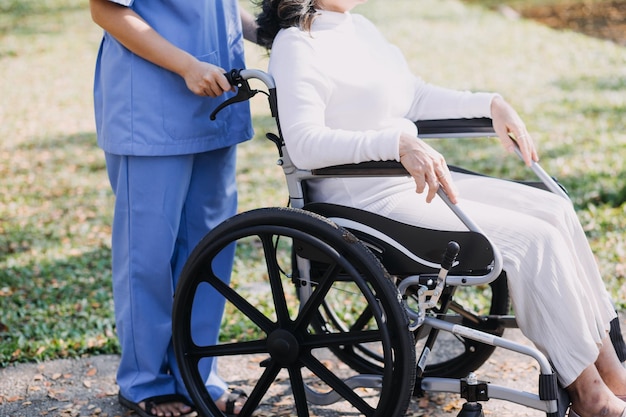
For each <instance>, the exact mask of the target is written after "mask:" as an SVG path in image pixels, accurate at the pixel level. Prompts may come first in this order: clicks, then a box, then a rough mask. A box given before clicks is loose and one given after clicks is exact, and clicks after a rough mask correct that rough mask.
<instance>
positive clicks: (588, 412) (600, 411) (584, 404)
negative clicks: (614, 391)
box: [569, 395, 626, 417]
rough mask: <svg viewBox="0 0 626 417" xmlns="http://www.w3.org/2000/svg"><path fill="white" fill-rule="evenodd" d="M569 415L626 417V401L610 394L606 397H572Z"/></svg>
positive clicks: (571, 416) (575, 416)
mask: <svg viewBox="0 0 626 417" xmlns="http://www.w3.org/2000/svg"><path fill="white" fill-rule="evenodd" d="M569 415H570V417H626V402H624V401H623V400H622V399H620V398H618V397H616V396H614V395H611V396H609V397H608V398H606V397H603V398H589V397H586V398H584V399H580V398H579V399H572V405H571V407H570V413H569Z"/></svg>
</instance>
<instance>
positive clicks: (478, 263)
mask: <svg viewBox="0 0 626 417" xmlns="http://www.w3.org/2000/svg"><path fill="white" fill-rule="evenodd" d="M304 209H305V210H308V211H311V212H314V213H317V214H319V215H322V216H324V217H326V218H328V219H330V220H332V221H334V222H335V223H337V224H338V225H339V226H342V227H344V228H346V229H348V230H349V231H350V232H352V233H353V234H354V235H355V236H356V237H358V238H359V239H360V240H361V241H363V242H364V243H365V244H366V245H367V246H368V247H369V248H370V250H371V251H372V252H373V253H374V254H375V255H376V256H377V257H379V259H380V260H381V262H382V264H383V265H384V266H385V268H386V269H387V271H388V272H389V273H391V274H393V275H418V274H433V273H437V271H438V270H439V267H440V266H439V265H440V263H441V260H442V258H443V254H444V252H445V250H446V247H447V245H448V242H450V241H455V242H457V243H458V244H459V245H460V247H461V250H460V252H459V255H458V257H457V263H456V264H455V265H454V266H453V267H452V269H451V270H450V274H452V275H482V274H485V273H486V272H487V271H488V270H490V269H491V264H492V262H493V250H492V247H491V245H490V244H489V241H488V240H487V239H486V238H485V236H483V235H481V234H480V233H476V232H471V231H441V230H432V229H427V228H423V227H418V226H413V225H410V224H406V223H402V222H399V221H396V220H393V219H389V218H387V217H384V216H381V215H379V214H376V213H372V212H369V211H365V210H361V209H357V208H353V207H347V206H342V205H337V204H331V203H309V204H307V205H305V206H304Z"/></svg>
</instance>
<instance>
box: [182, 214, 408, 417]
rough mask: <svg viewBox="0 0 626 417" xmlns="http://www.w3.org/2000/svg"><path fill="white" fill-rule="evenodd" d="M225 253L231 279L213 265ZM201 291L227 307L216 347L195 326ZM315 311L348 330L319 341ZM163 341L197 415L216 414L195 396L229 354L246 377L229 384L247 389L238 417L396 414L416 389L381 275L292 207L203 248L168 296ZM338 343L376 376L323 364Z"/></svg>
mask: <svg viewBox="0 0 626 417" xmlns="http://www.w3.org/2000/svg"><path fill="white" fill-rule="evenodd" d="M234 245H236V246H237V251H236V256H235V262H234V267H233V269H232V271H233V272H232V277H231V278H230V279H229V276H228V275H229V272H230V271H220V270H219V268H218V267H217V266H216V265H218V264H220V262H219V261H220V259H221V257H223V256H224V254H225V253H227V252H229V251H232V248H233V246H234ZM294 260H295V262H294ZM296 264H297V265H298V268H297V270H294V269H293V268H295V267H294V265H296ZM310 264H315V265H316V267H315V268H314V270H315V271H316V274H315V275H311V270H313V268H309V265H310ZM222 269H225V268H222ZM211 291H217V292H218V293H219V294H221V295H222V296H223V299H224V301H225V325H224V326H222V328H223V329H236V330H235V331H234V332H232V333H231V334H222V335H221V337H220V338H219V340H215V339H216V338H215V337H213V340H210V339H211V337H210V336H208V335H207V334H206V332H203V329H202V328H199V327H198V326H197V325H196V324H195V323H197V322H198V321H202V318H203V317H204V316H206V314H207V313H206V310H205V308H209V307H211V306H207V305H206V304H207V303H205V302H204V299H205V295H206V294H207V293H209V292H211ZM325 305H333V306H334V308H335V309H336V310H335V313H336V314H337V315H338V316H341V317H343V318H344V320H346V321H352V323H353V326H352V327H351V328H348V329H343V330H341V331H324V332H320V331H318V329H316V326H314V325H313V322H315V321H316V320H318V318H319V316H320V314H323V309H324V306H325ZM362 311H367V312H368V313H367V315H362V314H361V312H362ZM348 317H350V319H347V318H348ZM192 322H193V323H194V324H193V325H192ZM173 343H174V349H175V352H176V358H177V361H178V365H179V368H180V371H181V375H182V378H183V380H184V382H185V385H186V387H187V389H188V391H189V393H190V395H191V397H192V399H193V401H194V404H195V406H196V408H197V410H198V412H199V413H200V415H204V416H222V415H223V414H222V413H221V412H220V411H219V410H218V408H217V407H216V405H215V403H214V402H213V400H212V399H211V396H210V395H209V391H208V389H207V387H206V386H205V381H206V380H207V375H206V370H207V369H208V368H209V367H210V366H211V363H212V361H215V360H217V364H218V369H219V358H220V357H228V356H236V358H237V359H236V360H237V364H238V368H239V369H242V370H244V369H245V372H244V371H242V373H243V374H245V377H242V378H240V379H239V380H236V381H232V380H230V381H229V382H230V383H231V384H236V385H237V387H242V388H244V389H245V390H246V391H248V394H249V397H248V400H247V402H246V404H245V406H244V408H243V410H242V411H241V413H240V414H239V415H240V416H241V417H245V416H250V415H252V413H253V411H255V410H265V411H266V412H269V413H271V414H272V415H281V414H282V412H285V411H286V412H287V414H290V415H293V414H294V413H297V415H298V416H310V415H333V414H335V413H336V415H347V414H360V415H366V416H401V415H404V413H405V411H406V409H407V407H408V402H409V400H410V396H411V393H412V391H413V385H414V382H415V343H414V339H413V335H412V334H411V333H410V332H409V330H408V319H407V316H406V311H405V310H404V308H403V307H402V305H401V303H400V298H399V294H398V291H397V288H396V287H395V286H394V285H393V283H392V281H391V279H390V277H389V275H388V274H387V273H386V271H385V269H384V268H383V267H382V265H381V264H380V262H378V260H377V259H376V258H375V257H374V256H373V255H372V254H371V252H370V251H369V250H368V249H367V248H366V247H365V246H364V245H363V244H362V243H361V242H360V241H359V240H358V239H356V238H355V237H354V236H352V235H351V234H350V233H349V232H347V231H346V230H344V229H342V228H339V227H337V226H336V225H335V224H334V223H331V222H329V221H328V220H326V219H325V218H323V217H320V216H318V215H315V214H312V213H309V212H305V211H302V210H298V209H288V208H268V209H258V210H253V211H250V212H246V213H242V214H239V215H237V216H235V217H233V218H231V219H229V220H227V221H225V222H224V223H222V224H220V225H219V226H218V227H216V228H215V229H214V230H213V231H212V232H211V233H209V234H208V235H207V236H206V237H205V238H204V239H203V240H202V242H201V243H200V244H199V245H198V247H197V248H196V249H195V250H194V252H193V253H192V255H191V256H190V258H189V260H188V262H187V264H186V265H185V268H184V270H183V272H182V274H181V278H180V281H179V284H178V286H177V289H176V296H175V300H174V311H173ZM345 345H359V346H368V349H371V350H372V351H376V352H377V355H378V361H379V362H378V364H379V365H380V366H378V367H376V370H375V372H371V373H368V374H364V373H361V372H358V371H356V370H354V368H353V367H351V366H350V364H348V363H345V362H344V361H343V360H342V359H341V358H340V357H337V356H336V355H334V354H333V351H335V350H336V348H337V347H339V346H345ZM222 374H224V373H223V372H222ZM282 408H284V410H281V409H282Z"/></svg>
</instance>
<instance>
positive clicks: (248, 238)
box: [173, 69, 569, 417]
mask: <svg viewBox="0 0 626 417" xmlns="http://www.w3.org/2000/svg"><path fill="white" fill-rule="evenodd" d="M227 75H228V77H229V80H230V81H231V83H232V84H233V85H234V86H236V88H237V93H236V95H235V96H234V97H232V98H230V99H229V100H227V101H226V102H225V103H223V104H222V105H221V106H220V107H218V108H217V109H216V110H215V112H214V114H213V115H212V116H211V118H212V119H214V118H215V117H216V115H217V113H218V112H219V111H221V109H222V108H224V107H226V106H228V105H230V104H232V103H235V102H238V101H244V100H248V99H250V98H251V97H253V96H254V95H255V94H257V93H258V92H261V93H264V94H266V95H267V96H268V102H269V107H270V109H271V114H272V116H273V117H274V118H275V120H276V123H277V127H278V134H274V133H269V134H268V135H267V137H268V139H270V140H271V141H272V142H273V143H274V144H275V145H276V147H277V151H278V155H279V157H278V165H279V166H280V167H281V168H282V169H283V172H284V174H285V178H286V182H287V188H288V191H289V201H290V204H289V207H270V208H259V209H254V210H251V211H248V212H244V213H240V214H238V215H236V216H234V217H232V218H230V219H228V220H226V221H224V222H223V223H222V224H220V225H218V227H216V228H215V229H214V230H212V231H211V232H210V233H209V234H208V235H207V236H206V237H205V238H204V239H203V240H202V241H201V242H200V244H199V245H198V246H197V247H196V248H195V250H194V251H193V253H192V254H191V256H190V257H189V260H188V262H187V263H186V265H185V267H184V270H183V272H182V274H181V277H180V280H179V283H178V286H177V288H176V295H175V299H174V306H173V343H174V349H175V353H176V358H177V361H178V363H179V367H180V370H181V374H182V377H183V379H184V381H185V384H186V386H187V388H188V391H189V393H190V395H191V397H192V399H193V401H194V403H195V405H196V408H197V411H198V413H199V414H200V415H202V416H222V415H223V413H221V412H220V411H219V410H218V408H217V406H216V405H215V403H214V402H213V400H212V399H211V397H210V396H209V394H208V392H207V390H206V388H205V378H206V375H204V376H203V375H202V374H201V372H200V370H199V368H200V366H201V364H202V363H203V361H204V360H206V359H207V358H216V359H219V358H220V357H227V356H236V357H237V359H238V360H239V363H240V364H241V366H242V368H245V369H246V372H247V375H248V376H249V378H248V380H249V381H251V392H249V393H248V394H249V397H248V399H247V401H246V403H245V405H244V407H243V409H242V410H241V413H240V414H239V415H240V416H241V417H245V416H251V415H253V412H255V410H257V412H258V410H262V412H261V415H293V414H297V415H298V416H299V417H305V416H318V415H342V416H343V415H365V416H385V417H392V416H402V415H404V414H405V413H406V410H407V407H408V405H409V402H410V400H411V398H412V397H413V396H420V395H423V394H424V393H430V392H447V393H455V394H459V395H460V396H461V397H462V398H464V399H465V400H466V402H465V403H464V404H463V408H462V410H461V411H460V413H459V416H461V417H469V416H482V415H483V411H482V404H481V402H483V401H487V400H488V399H490V398H494V399H502V400H506V401H511V402H514V403H517V404H521V405H524V406H527V407H531V408H534V409H536V410H540V411H541V412H545V413H546V415H547V416H549V417H562V416H564V415H565V412H566V409H567V407H568V406H569V400H568V398H567V395H566V394H565V391H564V390H562V389H561V388H560V387H559V386H558V384H557V377H556V374H555V372H554V371H553V369H552V367H551V364H550V362H549V361H548V360H547V359H546V357H545V356H544V355H543V354H542V353H541V352H539V351H538V350H536V349H534V348H531V347H528V346H526V345H522V344H519V343H515V342H513V341H510V340H507V339H504V338H503V337H502V334H503V332H504V330H505V328H507V327H516V323H515V317H514V316H513V315H512V314H511V313H510V311H511V310H510V305H509V297H508V289H507V284H506V277H505V272H504V271H502V257H501V255H500V253H499V251H498V249H497V248H496V247H495V246H494V245H493V244H492V243H491V241H490V240H489V238H488V237H487V236H486V235H485V234H484V233H483V232H482V231H481V229H480V227H479V226H478V225H476V224H474V222H473V221H472V220H471V218H469V217H468V216H467V215H466V214H465V213H464V212H463V211H462V210H461V209H460V208H459V207H457V206H456V205H454V204H451V203H450V202H449V200H448V199H447V197H446V195H445V193H443V192H442V191H440V192H439V193H438V194H439V197H441V198H443V199H444V201H446V203H447V205H448V207H449V208H450V210H452V211H453V212H454V213H455V214H456V215H457V217H458V218H459V219H460V220H461V221H462V222H463V223H464V224H465V226H466V227H467V231H461V232H447V231H445V232H444V231H437V230H429V229H425V228H419V227H415V226H410V225H406V224H402V223H399V222H396V221H394V220H391V219H388V218H385V217H383V216H380V215H377V214H374V213H370V212H365V211H363V210H359V209H355V208H350V207H344V206H338V205H334V204H327V203H310V202H308V201H307V199H306V182H307V180H310V179H312V178H322V177H337V176H353V177H358V176H397V175H402V176H406V175H408V174H407V172H406V171H405V170H404V168H403V167H402V165H401V164H400V163H397V162H388V161H385V162H367V163H361V164H355V165H345V166H335V167H328V168H323V169H316V170H310V171H309V170H301V169H298V168H296V167H295V166H294V165H293V164H292V162H291V160H290V158H289V154H288V153H287V150H286V148H285V146H284V142H283V139H282V137H281V135H280V120H279V117H278V113H277V110H276V89H275V86H274V82H273V79H272V78H271V76H269V75H268V74H266V73H265V72H263V71H260V70H254V69H247V70H233V71H231V72H230V73H229V74H227ZM251 79H256V80H260V81H261V82H262V84H264V87H263V88H262V89H261V90H256V89H252V88H251V87H250V84H249V80H251ZM416 123H417V124H418V129H419V132H420V137H421V138H428V137H455V138H456V137H463V136H465V137H467V136H470V137H471V136H490V135H493V134H494V132H493V129H492V126H491V120H490V119H476V120H443V121H441V120H439V121H421V122H416ZM452 169H460V168H452ZM532 169H533V171H534V172H535V173H536V174H537V176H538V177H539V181H537V182H536V183H532V184H529V185H531V186H538V187H542V188H544V189H546V190H548V191H551V192H555V193H558V194H559V195H562V196H563V197H564V198H568V196H567V193H566V192H565V191H564V190H563V188H562V187H561V186H560V185H559V184H558V183H557V182H556V181H555V180H553V179H552V178H551V177H550V176H549V175H548V174H547V173H546V172H545V171H544V170H543V169H542V168H541V167H540V166H539V165H537V164H535V165H533V167H532ZM234 247H236V251H237V252H236V256H235V263H234V265H233V270H232V278H231V277H230V271H218V270H216V269H215V268H213V261H214V260H215V259H218V258H219V257H220V256H224V254H225V253H229V252H231V251H232V250H234V249H233V248H234ZM206 291H218V292H219V293H220V294H222V295H223V297H224V300H225V303H226V308H227V314H226V318H225V319H226V320H229V319H232V317H233V316H236V317H237V319H236V320H235V319H234V320H235V321H236V323H235V322H234V324H236V325H238V326H240V332H239V334H238V335H237V336H236V337H231V338H230V340H222V341H220V342H218V343H217V344H207V343H204V342H203V334H202V331H201V330H198V329H193V328H192V325H191V322H192V320H191V318H192V315H193V314H199V313H198V311H199V307H201V306H202V303H203V296H202V294H205V293H206ZM476 291H478V292H479V294H480V297H481V299H483V300H484V306H483V307H482V308H480V309H479V310H480V311H476V309H474V308H469V307H466V306H465V305H464V304H465V303H466V301H467V299H468V298H471V297H472V294H473V293H475V292H476ZM262 294H263V296H264V297H265V298H263V299H261V298H260V297H261V295H262ZM497 347H500V348H504V349H508V350H510V351H513V352H517V353H519V354H522V355H526V356H528V357H531V358H533V359H534V361H536V363H537V365H538V370H539V375H538V376H537V377H538V390H537V392H538V393H537V394H533V393H529V392H525V391H519V390H516V389H514V388H510V387H504V386H497V385H493V384H489V383H487V382H485V381H481V380H478V378H477V377H476V374H475V373H474V371H476V370H477V369H478V368H479V367H480V366H481V365H482V364H483V363H484V362H485V361H486V360H487V359H488V358H489V357H490V355H491V354H492V353H493V351H494V349H496V348H497ZM263 410H265V413H266V414H263Z"/></svg>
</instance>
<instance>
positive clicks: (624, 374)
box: [596, 337, 626, 398]
mask: <svg viewBox="0 0 626 417" xmlns="http://www.w3.org/2000/svg"><path fill="white" fill-rule="evenodd" d="M596 368H597V370H598V373H599V374H600V376H602V379H603V380H604V382H605V383H606V385H607V386H608V387H609V389H610V390H611V391H612V392H613V393H614V394H616V395H618V396H620V397H622V398H626V368H624V366H623V365H622V363H621V362H620V360H619V358H618V356H617V354H616V352H615V349H614V348H613V344H612V343H611V340H609V338H608V337H607V338H606V339H605V340H603V343H602V347H601V348H600V355H599V356H598V360H596Z"/></svg>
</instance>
